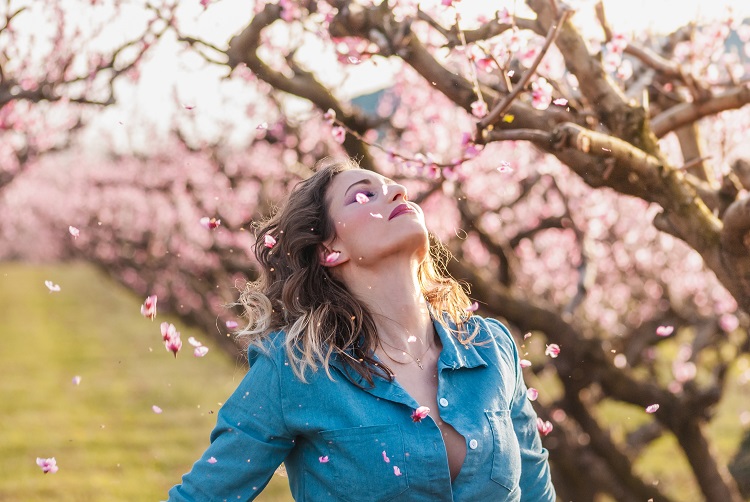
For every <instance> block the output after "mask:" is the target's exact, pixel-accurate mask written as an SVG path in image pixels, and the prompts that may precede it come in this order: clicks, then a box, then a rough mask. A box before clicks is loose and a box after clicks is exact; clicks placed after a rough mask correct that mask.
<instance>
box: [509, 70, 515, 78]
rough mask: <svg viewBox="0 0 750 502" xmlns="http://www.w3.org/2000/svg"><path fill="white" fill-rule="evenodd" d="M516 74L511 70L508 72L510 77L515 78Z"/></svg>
mask: <svg viewBox="0 0 750 502" xmlns="http://www.w3.org/2000/svg"><path fill="white" fill-rule="evenodd" d="M515 74H516V72H515V71H514V70H510V71H509V72H508V76H509V77H512V76H513V75H515Z"/></svg>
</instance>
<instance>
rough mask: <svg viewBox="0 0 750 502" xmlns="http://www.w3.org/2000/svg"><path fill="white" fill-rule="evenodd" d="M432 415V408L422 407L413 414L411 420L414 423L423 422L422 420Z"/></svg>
mask: <svg viewBox="0 0 750 502" xmlns="http://www.w3.org/2000/svg"><path fill="white" fill-rule="evenodd" d="M429 414H430V408H428V407H427V406H420V407H419V408H417V409H416V410H414V411H413V412H412V413H411V419H412V421H413V422H421V421H422V419H424V418H425V417H427V415H429Z"/></svg>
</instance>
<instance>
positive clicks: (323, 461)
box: [318, 455, 328, 464]
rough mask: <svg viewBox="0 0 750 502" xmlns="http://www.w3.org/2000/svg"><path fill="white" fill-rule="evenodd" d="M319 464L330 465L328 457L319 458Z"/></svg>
mask: <svg viewBox="0 0 750 502" xmlns="http://www.w3.org/2000/svg"><path fill="white" fill-rule="evenodd" d="M318 462H320V463H321V464H326V463H328V455H324V456H322V457H318Z"/></svg>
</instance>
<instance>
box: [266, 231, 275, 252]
mask: <svg viewBox="0 0 750 502" xmlns="http://www.w3.org/2000/svg"><path fill="white" fill-rule="evenodd" d="M264 240H265V242H264V244H263V245H264V246H266V247H267V248H269V249H270V248H272V247H274V246H275V245H276V239H274V238H273V236H271V235H269V234H266V236H265V238H264Z"/></svg>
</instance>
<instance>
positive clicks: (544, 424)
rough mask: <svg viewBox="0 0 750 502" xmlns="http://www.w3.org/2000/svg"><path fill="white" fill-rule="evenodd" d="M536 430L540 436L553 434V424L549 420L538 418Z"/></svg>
mask: <svg viewBox="0 0 750 502" xmlns="http://www.w3.org/2000/svg"><path fill="white" fill-rule="evenodd" d="M536 428H537V430H538V431H539V434H541V435H542V436H546V435H547V434H549V433H550V432H552V429H553V427H552V424H551V423H550V422H549V420H547V421H545V420H542V419H541V418H539V417H537V419H536Z"/></svg>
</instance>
